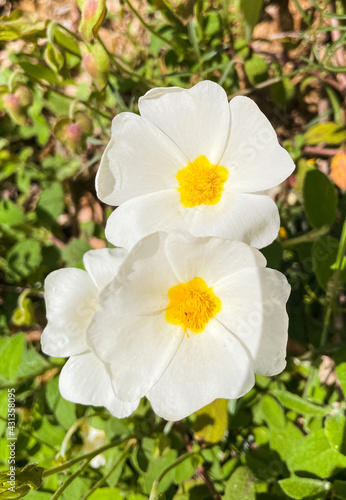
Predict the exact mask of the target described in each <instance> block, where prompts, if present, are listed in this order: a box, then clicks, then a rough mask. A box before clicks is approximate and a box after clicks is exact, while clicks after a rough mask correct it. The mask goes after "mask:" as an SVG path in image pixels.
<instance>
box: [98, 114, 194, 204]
mask: <svg viewBox="0 0 346 500" xmlns="http://www.w3.org/2000/svg"><path fill="white" fill-rule="evenodd" d="M187 164H188V159H187V157H186V156H185V155H184V154H183V153H182V152H181V150H180V149H179V148H178V147H177V146H176V144H174V142H173V141H172V140H171V139H170V138H169V137H167V136H166V135H165V134H164V133H163V132H162V131H161V130H160V129H159V128H157V127H156V126H155V125H154V124H153V123H151V122H150V121H148V120H146V119H145V118H142V117H141V116H138V115H135V114H134V113H121V114H119V115H118V116H116V117H115V118H114V120H113V123H112V138H111V140H110V142H109V144H108V146H107V148H106V150H105V152H104V154H103V156H102V159H101V164H100V168H99V170H98V173H97V177H96V190H97V195H98V197H99V198H100V199H101V200H102V201H104V202H105V203H108V204H109V205H120V204H121V203H123V202H124V201H126V200H129V199H131V198H134V197H137V196H141V195H143V194H146V193H152V192H155V191H161V190H162V189H170V188H174V187H176V185H177V182H178V181H177V179H176V174H177V172H178V170H180V169H182V168H184V167H186V165H187Z"/></svg>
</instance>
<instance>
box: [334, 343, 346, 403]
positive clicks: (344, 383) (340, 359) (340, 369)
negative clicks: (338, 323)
mask: <svg viewBox="0 0 346 500" xmlns="http://www.w3.org/2000/svg"><path fill="white" fill-rule="evenodd" d="M334 361H335V364H336V374H337V376H338V379H339V382H340V385H341V389H342V392H343V393H344V395H345V396H346V349H340V350H339V351H337V352H336V353H335V354H334Z"/></svg>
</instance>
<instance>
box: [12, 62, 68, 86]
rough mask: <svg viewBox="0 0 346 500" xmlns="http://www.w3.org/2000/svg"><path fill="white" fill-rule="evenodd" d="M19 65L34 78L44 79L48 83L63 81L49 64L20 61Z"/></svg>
mask: <svg viewBox="0 0 346 500" xmlns="http://www.w3.org/2000/svg"><path fill="white" fill-rule="evenodd" d="M18 64H19V66H20V67H21V68H22V69H23V70H24V72H25V73H26V74H27V75H28V76H29V77H32V78H34V80H40V81H41V80H44V81H46V82H48V83H55V84H57V85H58V84H60V83H62V82H61V81H60V79H59V78H58V77H57V75H56V74H55V73H54V71H53V70H52V69H50V68H48V67H47V66H43V65H42V64H31V63H29V62H27V61H19V62H18Z"/></svg>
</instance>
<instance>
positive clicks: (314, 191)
mask: <svg viewBox="0 0 346 500" xmlns="http://www.w3.org/2000/svg"><path fill="white" fill-rule="evenodd" d="M303 195H304V206H305V212H306V217H307V219H308V221H309V224H310V225H311V226H312V227H314V228H320V227H322V226H324V225H331V224H333V222H334V221H335V219H336V206H337V201H338V198H337V194H336V192H335V189H334V186H333V184H332V183H331V182H330V180H329V179H328V177H327V176H326V175H324V174H323V173H322V172H321V171H320V170H310V171H308V172H307V173H306V176H305V179H304V186H303Z"/></svg>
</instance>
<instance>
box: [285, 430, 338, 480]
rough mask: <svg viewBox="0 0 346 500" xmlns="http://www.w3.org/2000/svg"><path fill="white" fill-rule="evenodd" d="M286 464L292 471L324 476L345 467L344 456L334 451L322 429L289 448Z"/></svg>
mask: <svg viewBox="0 0 346 500" xmlns="http://www.w3.org/2000/svg"><path fill="white" fill-rule="evenodd" d="M287 462H288V466H289V468H290V469H291V470H293V471H297V472H298V471H299V472H301V471H304V472H305V473H306V472H308V473H310V474H314V475H315V476H318V477H321V478H326V477H329V476H332V475H334V474H337V473H338V472H340V471H341V470H342V469H344V468H345V467H346V457H345V456H344V455H341V453H338V452H337V451H335V450H334V449H333V448H332V447H331V445H330V443H329V441H328V439H327V437H326V435H325V431H324V429H319V430H317V431H314V432H311V433H310V434H309V435H308V436H306V437H304V438H303V439H301V440H300V441H298V442H297V443H295V445H294V447H293V446H292V448H291V455H290V456H289V457H288V460H287Z"/></svg>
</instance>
